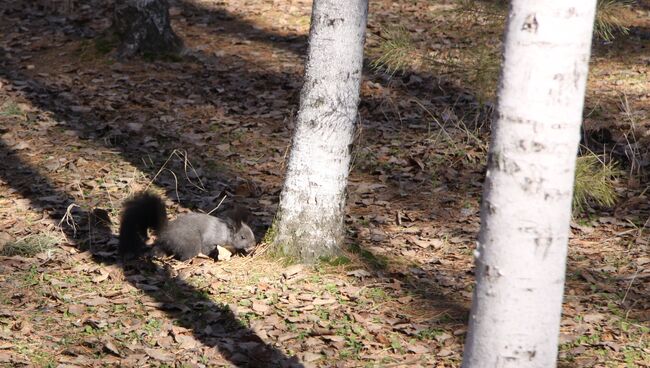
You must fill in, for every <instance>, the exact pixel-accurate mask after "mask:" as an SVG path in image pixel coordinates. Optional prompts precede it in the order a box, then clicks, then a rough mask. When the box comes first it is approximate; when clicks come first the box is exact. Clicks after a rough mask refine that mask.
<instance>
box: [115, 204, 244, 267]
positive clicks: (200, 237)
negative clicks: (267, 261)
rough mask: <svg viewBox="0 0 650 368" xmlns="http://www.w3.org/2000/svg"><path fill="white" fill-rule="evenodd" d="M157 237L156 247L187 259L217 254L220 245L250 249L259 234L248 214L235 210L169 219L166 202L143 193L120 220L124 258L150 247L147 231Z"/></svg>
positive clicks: (190, 214)
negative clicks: (150, 231)
mask: <svg viewBox="0 0 650 368" xmlns="http://www.w3.org/2000/svg"><path fill="white" fill-rule="evenodd" d="M148 229H152V230H153V231H154V233H155V234H156V237H157V240H156V243H155V244H154V246H156V247H160V248H161V249H162V250H163V251H165V252H166V253H168V254H172V255H174V256H175V257H176V258H178V259H180V260H182V261H184V260H188V259H190V258H192V257H195V256H197V255H198V254H199V253H203V254H205V255H211V256H212V255H213V254H214V252H215V251H216V249H217V245H221V246H231V247H232V248H234V249H235V250H236V251H244V252H249V251H250V250H252V249H253V248H254V247H255V235H254V234H253V231H252V230H251V228H250V226H248V225H247V224H246V222H245V214H244V213H243V212H242V211H239V210H235V211H230V212H224V213H223V214H222V215H221V218H219V217H215V216H211V215H208V214H204V213H196V212H193V213H188V214H182V215H180V216H178V217H177V218H176V219H175V220H173V221H168V220H167V210H166V209H165V202H164V201H163V200H162V198H160V197H159V196H157V195H155V194H153V193H150V192H140V193H138V194H136V195H135V196H133V197H132V198H131V199H129V200H127V201H126V202H125V203H124V205H123V210H122V218H121V222H120V237H119V240H120V244H119V252H120V254H121V255H122V256H123V257H126V256H139V255H141V254H143V253H144V252H145V251H146V250H147V248H148V247H147V245H146V243H145V242H146V240H147V239H148V234H147V230H148Z"/></svg>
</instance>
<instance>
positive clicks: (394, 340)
mask: <svg viewBox="0 0 650 368" xmlns="http://www.w3.org/2000/svg"><path fill="white" fill-rule="evenodd" d="M390 348H391V349H393V351H394V352H395V353H398V354H404V352H405V349H404V346H402V342H401V341H400V339H399V337H398V336H397V335H396V334H393V335H391V337H390Z"/></svg>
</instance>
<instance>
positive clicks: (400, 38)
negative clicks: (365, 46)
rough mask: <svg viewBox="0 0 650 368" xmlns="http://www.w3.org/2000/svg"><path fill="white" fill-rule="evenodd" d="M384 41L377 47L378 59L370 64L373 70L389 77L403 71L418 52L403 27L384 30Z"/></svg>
mask: <svg viewBox="0 0 650 368" xmlns="http://www.w3.org/2000/svg"><path fill="white" fill-rule="evenodd" d="M383 33H385V36H384V40H383V42H382V43H381V45H380V46H379V52H380V55H381V56H380V57H379V58H378V59H376V60H374V61H373V62H372V63H371V67H372V68H373V69H375V70H384V71H385V72H386V73H387V74H389V75H391V76H392V75H394V74H395V73H396V72H397V71H400V70H403V69H405V68H406V67H407V66H408V65H409V63H410V62H411V61H412V60H413V58H414V56H417V54H418V52H417V49H416V48H415V45H414V43H413V39H412V38H411V35H410V34H409V32H408V30H407V29H406V28H405V27H403V26H398V27H393V28H389V29H386V30H385V31H384V32H383Z"/></svg>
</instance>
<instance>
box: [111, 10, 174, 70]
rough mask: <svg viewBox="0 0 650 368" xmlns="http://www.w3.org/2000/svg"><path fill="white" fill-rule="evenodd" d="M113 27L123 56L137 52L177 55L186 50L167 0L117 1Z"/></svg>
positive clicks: (119, 51) (118, 50) (133, 54)
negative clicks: (172, 18)
mask: <svg viewBox="0 0 650 368" xmlns="http://www.w3.org/2000/svg"><path fill="white" fill-rule="evenodd" d="M112 29H113V31H114V32H115V34H116V35H117V37H118V38H119V40H120V45H119V46H118V49H117V57H118V58H120V59H124V58H130V57H133V56H135V55H136V54H140V55H144V56H156V55H158V56H177V55H180V54H181V53H182V51H183V41H182V40H181V38H180V37H179V36H178V35H177V34H176V33H175V32H174V30H173V29H172V27H171V24H170V21H169V3H168V2H167V0H118V1H117V2H116V3H115V10H114V13H113V26H112Z"/></svg>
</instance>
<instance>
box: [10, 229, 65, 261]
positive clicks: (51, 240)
mask: <svg viewBox="0 0 650 368" xmlns="http://www.w3.org/2000/svg"><path fill="white" fill-rule="evenodd" d="M58 241H59V239H58V238H56V237H54V236H51V235H47V234H36V235H29V236H26V237H24V238H22V239H20V240H18V241H15V242H10V243H8V244H5V246H4V247H3V248H2V249H0V255H2V256H6V257H11V256H22V257H34V256H35V255H37V254H39V253H41V252H45V251H47V250H50V249H52V247H53V246H54V244H56V243H57V242H58Z"/></svg>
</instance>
